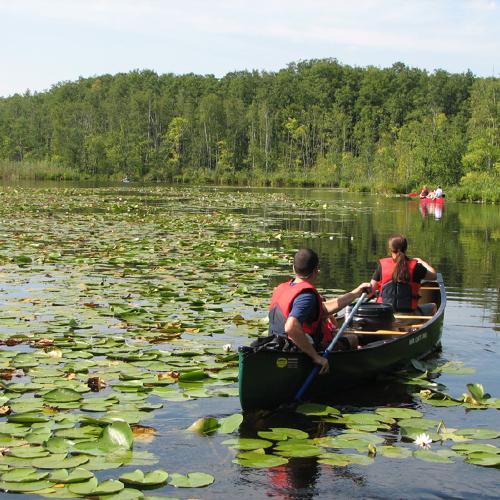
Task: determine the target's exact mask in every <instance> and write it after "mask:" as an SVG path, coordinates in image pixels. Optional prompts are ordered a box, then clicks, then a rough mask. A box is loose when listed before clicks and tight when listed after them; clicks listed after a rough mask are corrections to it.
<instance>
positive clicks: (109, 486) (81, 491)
mask: <svg viewBox="0 0 500 500" xmlns="http://www.w3.org/2000/svg"><path fill="white" fill-rule="evenodd" d="M123 488H124V485H123V483H122V482H120V481H116V480H115V479H108V480H106V481H103V482H102V483H98V481H97V479H96V478H95V477H92V478H90V479H89V480H88V481H85V482H83V483H75V484H70V485H69V486H68V489H69V491H71V492H72V493H75V494H77V495H82V496H100V495H110V494H112V493H118V492H119V491H121V490H123Z"/></svg>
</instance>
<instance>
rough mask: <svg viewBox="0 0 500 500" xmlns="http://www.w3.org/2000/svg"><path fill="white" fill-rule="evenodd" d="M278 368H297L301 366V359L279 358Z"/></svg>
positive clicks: (277, 361)
mask: <svg viewBox="0 0 500 500" xmlns="http://www.w3.org/2000/svg"><path fill="white" fill-rule="evenodd" d="M276 366H277V367H278V368H297V367H298V366H299V358H278V359H277V360H276Z"/></svg>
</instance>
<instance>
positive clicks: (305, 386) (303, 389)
mask: <svg viewBox="0 0 500 500" xmlns="http://www.w3.org/2000/svg"><path fill="white" fill-rule="evenodd" d="M367 295H368V294H367V293H366V292H364V293H363V294H362V295H361V297H360V299H359V300H358V301H357V302H356V304H355V305H354V307H353V308H352V309H351V311H350V312H349V314H348V316H347V318H345V320H344V323H343V325H342V326H341V327H340V328H339V331H338V332H337V333H336V335H335V337H333V339H332V341H331V342H330V344H329V345H328V347H327V348H326V349H325V351H324V352H323V354H322V356H323V357H324V358H328V355H329V354H330V353H331V352H332V350H333V348H334V347H335V344H336V343H337V342H338V340H339V339H340V337H342V335H343V334H344V331H345V330H346V328H347V327H348V326H349V323H350V322H351V320H352V318H353V316H354V315H355V314H356V311H357V310H358V308H359V306H360V305H361V304H362V303H363V302H364V301H365V299H366V297H367ZM319 370H320V367H319V365H316V366H315V367H314V368H313V369H312V371H311V373H310V374H309V376H308V377H307V378H306V380H305V382H304V383H303V384H302V387H301V388H300V389H299V390H298V391H297V394H295V398H294V401H300V400H301V399H302V396H303V395H304V393H305V392H306V391H307V389H308V388H309V386H310V385H311V382H312V381H313V380H314V378H315V377H316V375H317V374H318V372H319Z"/></svg>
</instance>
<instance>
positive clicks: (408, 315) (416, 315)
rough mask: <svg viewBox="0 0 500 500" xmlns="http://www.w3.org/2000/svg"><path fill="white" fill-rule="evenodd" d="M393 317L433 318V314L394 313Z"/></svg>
mask: <svg viewBox="0 0 500 500" xmlns="http://www.w3.org/2000/svg"><path fill="white" fill-rule="evenodd" d="M394 317H395V318H396V319H421V320H424V319H425V320H428V319H431V318H433V317H434V316H421V315H420V314H401V313H400V314H395V315H394Z"/></svg>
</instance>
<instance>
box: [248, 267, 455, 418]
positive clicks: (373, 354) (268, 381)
mask: <svg viewBox="0 0 500 500" xmlns="http://www.w3.org/2000/svg"><path fill="white" fill-rule="evenodd" d="M426 285H430V286H431V287H435V288H434V289H432V288H431V289H429V288H428V287H426V288H427V289H426V290H425V292H423V293H422V299H421V302H435V303H436V304H437V305H438V311H437V313H436V315H435V316H433V317H432V319H430V320H428V321H426V322H425V323H424V324H422V325H421V326H420V327H419V328H418V329H416V330H415V331H412V332H411V333H407V334H406V335H401V336H399V337H397V338H390V339H386V340H378V341H377V340H375V341H374V342H371V343H368V344H366V345H365V346H363V348H361V349H357V350H352V351H337V352H333V353H331V354H330V357H329V362H330V373H329V374H328V375H324V376H317V377H316V378H315V380H314V381H313V383H312V384H311V387H310V388H309V390H308V392H307V393H306V397H307V396H309V397H311V396H313V395H321V394H325V395H328V394H329V393H332V391H334V390H335V388H336V387H337V388H338V387H345V386H352V385H356V384H357V383H360V382H363V381H366V380H373V379H374V378H375V377H376V376H377V375H379V374H381V373H387V372H390V371H393V370H394V369H397V368H401V367H404V366H405V365H407V364H408V363H409V362H410V360H411V359H420V358H423V357H425V356H427V355H428V354H430V353H431V352H433V351H434V350H436V348H437V347H438V346H439V345H440V339H441V332H442V326H443V319H444V310H445V306H446V294H445V289H444V284H443V280H442V278H441V275H438V278H437V281H436V282H435V283H429V284H426ZM374 339H375V337H374ZM374 339H372V340H374ZM239 357H240V373H239V386H240V387H239V390H240V401H241V407H242V409H243V410H244V411H249V410H256V409H269V408H274V407H276V406H279V405H280V404H282V403H287V402H291V401H293V399H294V396H295V394H296V392H297V391H298V390H299V388H300V387H301V386H302V384H303V382H304V380H305V379H306V378H307V376H308V375H309V373H310V372H311V370H312V368H313V366H314V365H313V363H312V361H311V359H310V358H309V356H307V355H305V354H302V353H286V352H277V351H263V350H261V351H254V350H253V349H252V348H249V347H241V348H240V350H239Z"/></svg>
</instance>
